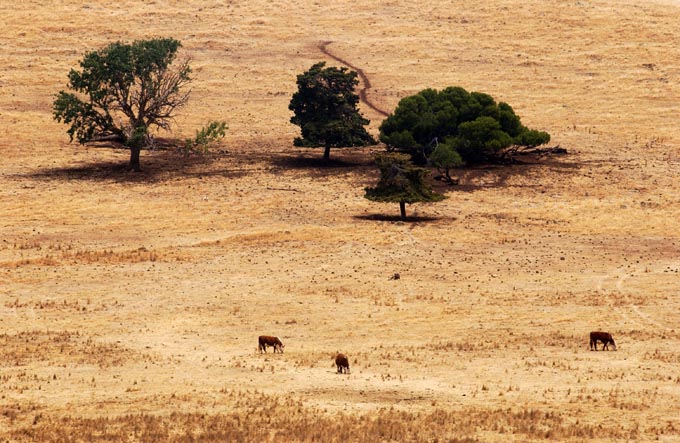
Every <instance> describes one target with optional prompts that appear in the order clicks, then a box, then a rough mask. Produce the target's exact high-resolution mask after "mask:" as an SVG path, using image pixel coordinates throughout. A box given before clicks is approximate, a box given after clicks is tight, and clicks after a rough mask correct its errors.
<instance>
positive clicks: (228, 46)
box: [0, 0, 680, 442]
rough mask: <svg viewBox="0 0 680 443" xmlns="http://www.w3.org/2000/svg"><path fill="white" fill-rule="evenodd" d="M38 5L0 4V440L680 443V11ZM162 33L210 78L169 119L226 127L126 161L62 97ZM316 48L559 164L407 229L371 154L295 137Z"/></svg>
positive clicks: (386, 86)
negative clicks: (518, 120)
mask: <svg viewBox="0 0 680 443" xmlns="http://www.w3.org/2000/svg"><path fill="white" fill-rule="evenodd" d="M43 3H44V2H37V1H25V2H18V3H15V2H2V1H0V16H1V17H2V19H0V20H2V21H1V22H0V24H1V25H2V30H0V44H1V45H2V48H3V50H2V51H0V134H1V135H2V142H1V147H2V157H0V158H1V159H2V160H0V164H1V166H2V167H1V168H0V383H1V384H0V386H1V388H0V440H2V441H12V442H14V441H74V442H75V441H95V442H96V441H102V442H103V441H144V442H153V441H159V442H160V441H163V442H165V441H178V442H179V441H199V442H202V441H205V442H207V441H253V442H260V441H277V442H288V441H453V442H456V441H460V442H463V441H468V442H476V441H479V442H508V441H510V442H513V441H514V442H526V441H545V440H554V441H574V442H577V441H578V442H580V441H593V442H612V441H666V442H672V441H677V440H678V439H680V415H679V408H678V404H680V371H679V370H678V368H679V367H680V329H679V328H680V326H679V323H678V322H679V320H680V311H679V310H680V300H678V289H679V288H680V283H679V275H678V274H679V272H680V256H679V253H680V243H679V242H680V235H679V234H678V232H679V229H678V228H679V227H680V221H679V220H680V184H679V182H678V174H680V149H679V148H680V130H679V129H678V118H677V115H678V114H677V113H678V109H679V108H680V102H679V101H680V45H679V43H680V28H678V26H677V23H678V20H679V19H680V5H678V4H676V3H672V2H662V1H650V2H634V1H627V0H621V1H614V0H592V1H588V0H582V1H573V2H572V1H570V2H563V1H556V0H555V1H552V0H551V1H540V2H539V1H529V2H527V1H524V2H521V1H518V0H501V1H493V2H486V3H485V2H477V1H468V0H461V1H458V2H446V1H443V0H434V1H430V2H427V3H425V2H402V1H390V2H382V3H381V4H380V5H379V6H376V5H374V4H373V3H374V2H367V1H354V2H348V1H344V0H336V1H333V2H326V1H318V2H295V1H287V0H281V1H261V0H253V1H249V2H238V1H224V2H223V1H198V0H188V1H183V2H179V1H160V0H157V1H155V2H135V1H125V0H122V1H116V2H113V1H94V2H90V3H89V4H87V5H83V4H82V3H81V2H76V1H54V2H50V6H49V7H46V6H44V5H43ZM156 36H171V37H174V38H177V39H179V40H180V41H181V42H182V43H183V51H184V54H186V55H189V56H190V57H191V58H192V60H193V62H192V66H193V68H194V78H195V80H194V82H193V83H192V89H193V91H192V99H191V101H190V103H189V105H188V106H187V107H186V108H185V109H184V110H183V111H182V113H181V115H179V117H178V118H177V120H176V122H175V126H174V131H173V133H171V134H161V135H163V136H166V137H167V136H170V137H178V138H183V137H189V136H191V135H192V134H193V133H194V131H195V130H196V129H198V128H199V127H200V126H202V125H203V124H205V123H206V122H207V121H208V120H210V119H219V120H226V121H227V122H228V124H229V131H228V134H227V137H226V138H225V140H224V143H223V145H222V146H221V147H220V148H219V149H218V150H217V151H215V152H214V153H213V154H211V155H209V156H206V157H188V158H187V157H183V156H181V155H180V154H177V153H175V152H173V151H167V150H157V151H153V152H143V153H142V168H143V169H144V171H143V172H141V173H130V172H127V171H126V170H125V164H126V161H127V156H128V154H127V153H126V152H125V151H120V150H114V149H107V148H97V147H85V148H83V147H79V146H76V145H71V144H69V143H68V137H67V135H66V133H65V129H66V128H65V127H64V126H63V125H59V124H57V123H55V122H53V121H52V116H51V103H52V100H53V96H54V94H55V93H56V92H58V91H59V90H60V89H63V88H64V87H65V84H66V79H67V77H66V75H67V73H68V71H69V69H71V68H74V67H77V63H78V61H79V60H80V59H81V58H82V55H83V54H84V52H86V51H89V50H93V49H97V48H99V47H102V46H104V45H106V44H108V43H110V42H112V41H116V40H123V41H131V40H135V39H144V38H150V37H156ZM324 42H326V43H324ZM327 42H330V43H327ZM322 49H325V50H327V51H329V52H330V53H331V54H333V55H334V56H336V57H338V58H341V59H343V60H346V61H347V62H349V63H351V64H352V65H353V66H355V67H358V68H360V69H361V70H362V71H363V73H364V74H365V75H366V76H367V78H368V79H369V80H370V83H371V88H370V89H368V90H367V91H366V94H367V96H368V98H369V99H370V100H371V103H372V104H373V105H374V106H375V107H376V108H377V109H379V110H385V111H387V112H390V111H391V110H393V109H394V107H395V106H396V104H397V102H398V101H399V99H400V98H402V97H405V96H407V95H410V94H413V93H416V92H418V91H420V90H421V89H423V88H426V87H433V88H438V89H441V88H444V87H447V86H462V87H464V88H466V89H467V90H472V91H480V92H486V93H489V94H491V95H492V96H494V97H495V98H496V99H498V100H502V101H506V102H508V103H510V104H511V105H512V106H513V108H514V109H515V111H516V112H517V113H518V115H520V116H521V117H522V121H523V123H524V124H525V125H527V126H529V127H532V128H536V129H539V130H545V131H548V132H549V133H550V134H551V135H552V142H551V145H559V146H561V147H563V148H565V149H567V151H568V154H567V155H561V156H546V157H532V158H527V159H525V160H526V162H525V164H521V165H513V166H503V167H498V166H495V167H481V168H474V169H463V170H460V171H458V172H459V174H458V175H459V176H460V178H461V185H460V186H457V187H450V188H447V187H442V185H440V184H437V186H438V187H439V188H438V189H440V190H442V191H445V192H447V193H448V196H449V198H448V199H447V200H445V201H443V202H441V203H437V204H433V205H414V206H411V207H408V208H407V209H408V212H409V214H410V215H412V216H414V217H413V218H412V219H411V220H410V221H408V222H400V221H398V218H397V217H396V216H397V215H398V206H397V205H381V204H376V203H372V202H369V201H368V200H365V199H364V198H363V193H364V191H363V189H364V187H365V186H369V185H372V184H373V183H375V181H376V179H377V170H375V168H374V167H373V166H372V165H371V161H372V155H373V153H375V152H378V151H380V150H381V149H383V148H382V147H380V146H378V147H372V148H366V149H361V150H346V151H340V150H335V151H332V152H331V157H332V158H333V159H334V160H335V161H334V162H333V163H332V164H331V165H330V166H323V165H322V163H321V161H320V157H321V152H319V151H313V150H312V151H309V150H301V149H297V148H293V147H292V139H293V137H295V136H296V135H297V131H296V127H294V126H292V125H291V124H290V123H289V122H288V121H289V118H290V112H289V111H288V109H287V106H288V102H289V101H290V96H291V94H292V93H293V92H294V90H295V76H296V75H297V74H299V73H301V72H303V71H304V70H305V69H307V68H309V67H310V66H311V65H312V64H313V63H315V62H317V61H327V62H329V64H331V65H337V62H334V60H333V59H332V58H330V56H329V55H328V54H325V53H324V52H323V51H322ZM362 110H363V112H364V114H365V116H366V117H368V118H369V119H371V120H372V122H371V125H370V131H371V132H372V133H373V134H376V135H377V128H378V125H379V124H380V122H381V121H382V118H383V116H382V115H381V114H380V113H379V112H377V111H376V110H375V109H373V108H370V107H369V106H367V105H366V104H362ZM395 273H399V274H400V279H398V280H394V279H390V277H391V276H393V275H394V274H395ZM596 329H601V330H607V331H609V332H611V333H612V334H613V335H614V338H615V339H616V340H617V344H618V348H619V349H618V351H616V352H613V351H612V352H591V351H589V350H588V332H589V331H591V330H596ZM260 334H270V335H277V336H279V337H280V338H281V339H282V340H283V342H284V343H285V344H286V348H285V353H284V354H277V355H272V354H267V355H261V354H258V353H257V336H258V335H260ZM336 351H341V352H345V353H347V354H348V355H349V357H350V363H351V374H350V375H338V374H336V373H335V367H334V365H333V361H332V357H333V355H334V354H335V352H336ZM270 352H271V349H270Z"/></svg>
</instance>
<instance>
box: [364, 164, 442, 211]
mask: <svg viewBox="0 0 680 443" xmlns="http://www.w3.org/2000/svg"><path fill="white" fill-rule="evenodd" d="M375 163H376V165H377V166H378V168H379V169H380V180H379V181H378V184H377V185H376V186H375V187H373V188H366V194H365V197H366V198H367V199H368V200H372V201H377V202H392V203H399V208H400V212H401V218H402V219H405V218H406V203H408V204H412V203H418V202H437V201H440V200H443V199H444V198H446V197H445V196H444V195H442V194H438V193H436V192H434V191H433V190H432V189H431V188H430V187H429V186H427V184H426V183H425V177H426V176H427V174H428V172H429V171H428V170H427V169H425V168H420V167H418V166H415V165H414V164H413V163H412V162H411V160H410V158H409V156H408V155H406V154H401V153H394V152H392V153H389V152H388V153H382V154H378V155H376V157H375Z"/></svg>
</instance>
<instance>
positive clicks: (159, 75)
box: [53, 38, 191, 171]
mask: <svg viewBox="0 0 680 443" xmlns="http://www.w3.org/2000/svg"><path fill="white" fill-rule="evenodd" d="M180 46H181V44H180V42H179V41H177V40H175V39H172V38H156V39H151V40H139V41H135V42H133V43H132V44H126V43H120V42H116V43H112V44H110V45H108V46H106V47H105V48H103V49H100V50H98V51H92V52H88V53H86V54H85V56H84V58H83V60H82V61H81V62H80V68H81V69H80V70H75V69H72V70H71V71H70V72H69V75H68V79H69V82H68V88H69V89H70V90H71V91H72V92H65V91H60V92H59V93H58V94H57V96H56V98H55V100H54V105H53V109H54V118H55V120H57V121H58V122H64V123H65V124H67V125H70V126H69V129H68V131H67V133H68V134H69V136H70V138H71V141H73V140H74V139H75V140H77V141H78V143H80V144H85V143H87V142H90V141H95V140H103V139H108V140H116V141H119V142H121V143H123V145H124V146H126V147H127V148H129V149H130V169H132V170H135V171H138V170H139V169H140V165H139V154H140V151H141V149H142V148H143V147H145V145H147V144H148V142H149V131H150V129H152V128H154V127H155V128H162V129H166V130H167V129H169V124H170V120H171V119H172V118H173V117H174V114H175V111H176V110H177V109H178V108H180V107H182V106H183V105H185V104H186V102H187V100H188V98H189V92H188V91H186V92H185V91H183V90H182V89H183V88H184V87H185V86H186V85H187V84H188V83H189V82H190V81H191V79H190V77H189V74H190V73H191V68H190V67H189V60H188V59H185V60H182V61H180V62H179V63H178V65H177V66H176V67H174V68H173V67H171V64H172V63H173V61H174V60H175V57H176V55H177V50H178V49H179V48H180Z"/></svg>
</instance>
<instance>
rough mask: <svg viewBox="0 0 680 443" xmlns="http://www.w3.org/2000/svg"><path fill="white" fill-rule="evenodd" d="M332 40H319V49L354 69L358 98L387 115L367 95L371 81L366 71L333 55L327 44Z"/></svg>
mask: <svg viewBox="0 0 680 443" xmlns="http://www.w3.org/2000/svg"><path fill="white" fill-rule="evenodd" d="M331 43H333V42H321V43H319V49H320V50H321V52H323V53H324V54H326V55H327V56H328V57H330V58H332V59H333V60H335V61H337V62H339V63H342V64H343V65H345V66H347V67H348V68H351V69H353V70H354V71H356V73H357V75H358V76H359V79H360V80H361V85H362V86H361V89H359V99H360V100H361V101H362V102H363V103H365V104H366V106H368V107H369V108H371V109H373V110H374V111H375V112H377V113H378V114H380V115H382V116H383V117H387V116H388V115H389V113H388V112H387V111H384V110H382V109H380V108H379V107H378V106H377V105H376V104H375V103H373V102H372V101H371V100H370V99H369V97H368V91H369V90H370V89H371V81H370V80H369V79H368V77H367V76H366V73H365V72H364V71H363V69H361V68H358V67H356V66H354V65H353V64H351V63H350V62H348V61H347V60H344V59H342V58H340V57H338V56H337V55H335V54H334V53H333V52H331V51H330V50H329V49H328V45H330V44H331Z"/></svg>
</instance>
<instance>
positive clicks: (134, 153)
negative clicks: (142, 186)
mask: <svg viewBox="0 0 680 443" xmlns="http://www.w3.org/2000/svg"><path fill="white" fill-rule="evenodd" d="M141 150H142V148H141V147H139V146H130V170H131V171H135V172H139V171H141V170H142V168H141V167H140V166H139V153H140V152H141Z"/></svg>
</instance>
